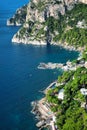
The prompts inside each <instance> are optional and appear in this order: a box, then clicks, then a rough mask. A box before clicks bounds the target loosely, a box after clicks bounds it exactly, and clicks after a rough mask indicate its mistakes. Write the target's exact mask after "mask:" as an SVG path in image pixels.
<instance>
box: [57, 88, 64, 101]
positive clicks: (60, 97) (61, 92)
mask: <svg viewBox="0 0 87 130" xmlns="http://www.w3.org/2000/svg"><path fill="white" fill-rule="evenodd" d="M58 99H61V100H63V99H64V89H60V91H59V93H58Z"/></svg>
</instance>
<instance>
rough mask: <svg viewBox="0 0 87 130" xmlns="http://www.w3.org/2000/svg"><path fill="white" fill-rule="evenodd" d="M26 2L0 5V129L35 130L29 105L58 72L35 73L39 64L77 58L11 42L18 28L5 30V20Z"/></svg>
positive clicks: (58, 50) (57, 50) (52, 49)
mask: <svg viewBox="0 0 87 130" xmlns="http://www.w3.org/2000/svg"><path fill="white" fill-rule="evenodd" d="M27 2H28V0H23V1H22V0H15V1H12V0H7V1H6V0H3V1H2V2H0V130H37V128H36V126H35V122H36V120H35V119H34V117H33V115H32V114H31V113H30V111H31V106H30V102H31V101H33V100H36V99H39V98H40V97H41V96H42V95H41V94H40V93H39V90H41V89H42V88H45V87H46V86H47V85H48V84H49V83H51V82H52V81H54V80H55V79H57V77H58V75H60V74H61V73H62V72H61V70H38V69H37V66H38V65H39V63H40V62H45V63H47V62H54V63H55V62H61V63H65V62H66V61H67V60H69V59H70V60H73V59H75V58H77V56H78V53H77V52H74V51H72V52H70V51H66V50H64V49H61V48H59V47H56V46H49V47H46V46H44V47H37V46H31V45H23V44H20V45H18V44H16V45H15V44H13V43H11V38H12V36H13V34H14V33H15V32H16V31H17V30H18V28H19V27H7V26H6V20H7V19H8V18H9V17H11V16H12V14H14V12H15V10H16V9H17V8H18V7H20V6H22V5H24V4H25V3H27Z"/></svg>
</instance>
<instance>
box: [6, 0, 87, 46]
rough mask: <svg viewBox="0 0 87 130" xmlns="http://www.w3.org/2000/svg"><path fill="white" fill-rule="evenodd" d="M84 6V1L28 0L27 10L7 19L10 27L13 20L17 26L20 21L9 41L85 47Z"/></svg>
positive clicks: (86, 26)
mask: <svg viewBox="0 0 87 130" xmlns="http://www.w3.org/2000/svg"><path fill="white" fill-rule="evenodd" d="M86 3H87V1H86V0H85V1H83V0H80V1H74V0H63V1H59V0H50V1H49V0H31V1H30V2H29V4H28V5H27V6H26V8H23V7H22V8H21V10H22V12H20V9H19V10H18V11H16V14H15V16H14V17H13V18H11V19H9V20H8V23H9V25H11V24H12V23H13V24H12V25H14V21H15V23H16V21H19V25H20V22H21V21H23V22H22V23H21V24H23V26H22V27H21V28H20V30H19V31H18V32H17V33H16V34H15V35H14V37H13V39H12V41H13V42H18V43H31V44H61V43H64V44H70V45H75V47H78V46H79V44H80V45H81V46H84V45H85V43H86V42H87V38H86V37H87V33H86V32H87V15H86V12H87V5H86ZM17 14H18V15H17ZM21 14H23V15H21ZM22 18H23V20H22ZM20 19H21V20H20ZM12 20H13V21H12ZM10 21H11V22H12V23H11V22H10ZM24 21H25V22H24ZM10 23H11V24H10ZM15 25H16V24H15ZM83 33H84V35H83ZM80 36H81V37H80ZM78 39H79V40H78Z"/></svg>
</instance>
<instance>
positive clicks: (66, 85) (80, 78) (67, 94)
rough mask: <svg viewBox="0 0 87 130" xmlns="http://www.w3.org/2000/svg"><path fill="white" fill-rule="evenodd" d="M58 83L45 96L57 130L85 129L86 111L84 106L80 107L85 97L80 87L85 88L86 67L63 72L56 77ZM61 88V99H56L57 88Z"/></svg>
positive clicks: (86, 80) (86, 123)
mask: <svg viewBox="0 0 87 130" xmlns="http://www.w3.org/2000/svg"><path fill="white" fill-rule="evenodd" d="M58 83H60V85H59V86H56V87H55V88H53V89H50V90H49V91H48V93H47V95H46V98H47V101H48V102H49V103H50V104H51V110H52V111H53V112H55V113H56V116H57V121H56V124H57V126H58V128H59V130H86V129H87V113H86V110H85V107H82V104H84V103H85V101H86V99H85V96H84V95H82V93H81V91H80V89H81V88H86V89H87V69H86V68H84V67H81V68H78V69H77V70H76V71H69V72H64V73H63V75H62V76H60V77H58ZM61 83H62V84H61ZM62 88H63V89H64V99H63V100H61V99H58V93H59V90H61V89H62Z"/></svg>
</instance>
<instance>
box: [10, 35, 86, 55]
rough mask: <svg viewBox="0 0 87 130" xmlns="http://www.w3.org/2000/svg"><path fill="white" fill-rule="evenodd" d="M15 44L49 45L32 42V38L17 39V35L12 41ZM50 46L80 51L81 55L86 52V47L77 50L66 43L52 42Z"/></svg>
mask: <svg viewBox="0 0 87 130" xmlns="http://www.w3.org/2000/svg"><path fill="white" fill-rule="evenodd" d="M11 41H12V42H13V43H14V44H30V45H36V46H44V45H45V46H46V45H47V43H46V41H38V40H30V38H26V39H20V38H17V37H16V34H15V35H14V36H13V38H12V40H11ZM50 45H54V46H59V47H62V48H64V49H66V50H70V51H78V52H80V53H82V52H83V51H84V50H85V46H84V47H78V48H76V47H75V46H72V45H69V44H68V43H66V42H60V41H59V42H55V43H54V42H53V41H52V42H51V43H50Z"/></svg>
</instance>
